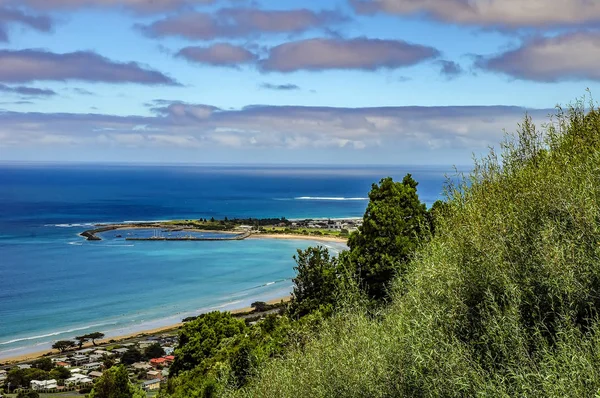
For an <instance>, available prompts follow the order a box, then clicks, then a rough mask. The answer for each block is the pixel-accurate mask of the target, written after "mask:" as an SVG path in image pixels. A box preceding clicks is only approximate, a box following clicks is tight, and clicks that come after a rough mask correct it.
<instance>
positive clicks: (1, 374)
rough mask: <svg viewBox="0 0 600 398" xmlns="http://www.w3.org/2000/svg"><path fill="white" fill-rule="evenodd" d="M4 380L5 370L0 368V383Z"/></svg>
mask: <svg viewBox="0 0 600 398" xmlns="http://www.w3.org/2000/svg"><path fill="white" fill-rule="evenodd" d="M4 380H6V370H0V384H2V383H3V382H4Z"/></svg>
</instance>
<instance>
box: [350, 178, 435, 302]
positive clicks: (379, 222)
mask: <svg viewBox="0 0 600 398" xmlns="http://www.w3.org/2000/svg"><path fill="white" fill-rule="evenodd" d="M417 185H418V183H417V182H416V181H415V180H414V179H413V178H412V176H411V175H410V174H407V175H406V176H405V177H404V179H403V180H402V182H394V180H393V179H392V178H390V177H388V178H384V179H382V180H381V181H380V183H379V185H377V184H373V187H372V189H371V192H369V204H368V206H367V210H366V211H365V215H364V217H363V225H362V226H360V227H359V228H358V231H356V232H353V233H352V234H351V235H350V238H349V239H348V246H349V247H350V255H349V260H350V261H351V263H352V265H353V267H355V270H356V275H357V276H358V277H359V282H360V284H361V286H363V287H364V288H365V291H366V292H367V294H368V295H369V297H371V298H374V299H382V298H385V297H386V296H387V294H388V288H389V284H390V282H391V281H392V279H393V278H394V276H395V275H400V276H402V275H404V274H405V273H406V270H407V266H408V263H409V259H410V256H411V254H412V253H413V252H414V251H415V249H416V248H417V246H418V245H419V242H420V241H421V239H423V237H424V236H426V235H427V234H428V228H427V226H426V221H427V220H426V214H427V209H426V207H425V204H424V203H421V201H420V200H419V196H418V195H417Z"/></svg>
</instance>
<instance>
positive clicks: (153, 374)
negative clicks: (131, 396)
mask: <svg viewBox="0 0 600 398" xmlns="http://www.w3.org/2000/svg"><path fill="white" fill-rule="evenodd" d="M146 378H147V379H148V380H154V379H158V380H162V379H163V375H162V372H161V371H160V370H149V371H148V373H146Z"/></svg>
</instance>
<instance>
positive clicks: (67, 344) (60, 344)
mask: <svg viewBox="0 0 600 398" xmlns="http://www.w3.org/2000/svg"><path fill="white" fill-rule="evenodd" d="M73 347H75V342H73V341H71V340H59V341H57V342H56V343H54V344H52V348H54V349H55V350H59V351H60V352H65V351H66V350H68V349H69V348H73Z"/></svg>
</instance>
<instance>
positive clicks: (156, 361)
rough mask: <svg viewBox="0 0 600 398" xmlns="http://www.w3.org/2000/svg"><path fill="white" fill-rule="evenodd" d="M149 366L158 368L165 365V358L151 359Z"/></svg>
mask: <svg viewBox="0 0 600 398" xmlns="http://www.w3.org/2000/svg"><path fill="white" fill-rule="evenodd" d="M150 365H152V366H153V367H155V368H160V367H163V366H166V365H167V360H166V359H165V358H152V359H151V360H150Z"/></svg>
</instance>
